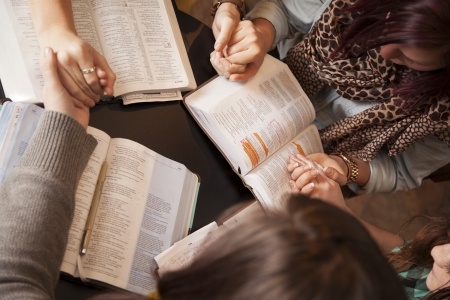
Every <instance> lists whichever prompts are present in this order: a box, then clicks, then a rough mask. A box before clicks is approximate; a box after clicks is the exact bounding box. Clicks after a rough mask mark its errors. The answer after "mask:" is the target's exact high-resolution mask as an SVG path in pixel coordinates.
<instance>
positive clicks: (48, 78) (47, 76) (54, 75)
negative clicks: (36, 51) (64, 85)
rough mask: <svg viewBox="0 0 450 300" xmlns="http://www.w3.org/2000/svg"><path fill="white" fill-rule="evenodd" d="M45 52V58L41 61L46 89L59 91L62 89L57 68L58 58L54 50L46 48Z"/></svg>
mask: <svg viewBox="0 0 450 300" xmlns="http://www.w3.org/2000/svg"><path fill="white" fill-rule="evenodd" d="M44 51H45V52H44V57H43V58H42V60H41V69H42V77H43V79H44V88H45V89H46V90H49V91H57V90H59V89H60V88H61V83H60V81H59V77H58V71H57V67H56V56H55V53H54V52H53V49H52V48H45V50H44ZM45 98H47V97H45Z"/></svg>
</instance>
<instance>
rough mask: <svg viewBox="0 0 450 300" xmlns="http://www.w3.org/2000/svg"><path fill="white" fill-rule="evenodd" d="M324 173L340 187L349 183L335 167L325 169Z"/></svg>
mask: <svg viewBox="0 0 450 300" xmlns="http://www.w3.org/2000/svg"><path fill="white" fill-rule="evenodd" d="M324 173H325V175H326V176H327V177H328V178H330V179H333V180H334V181H336V182H337V183H339V185H345V184H346V183H347V177H346V176H345V175H343V174H341V173H340V172H338V171H337V170H336V169H335V168H333V167H325V169H324Z"/></svg>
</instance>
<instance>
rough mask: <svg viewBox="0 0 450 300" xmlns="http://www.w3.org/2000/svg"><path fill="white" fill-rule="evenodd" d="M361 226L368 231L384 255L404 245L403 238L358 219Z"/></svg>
mask: <svg viewBox="0 0 450 300" xmlns="http://www.w3.org/2000/svg"><path fill="white" fill-rule="evenodd" d="M359 221H360V222H361V224H362V225H363V226H364V227H365V228H366V229H367V231H369V233H370V235H371V236H372V238H373V239H374V240H375V241H376V242H377V244H378V246H379V247H380V248H381V250H382V251H383V252H385V253H387V252H390V251H392V250H393V249H394V248H396V247H400V246H403V244H404V243H405V242H404V240H403V238H402V237H401V236H399V235H398V234H394V233H392V232H389V231H386V230H384V229H381V228H379V227H377V226H375V225H373V224H370V223H368V222H366V221H364V220H363V219H361V218H359Z"/></svg>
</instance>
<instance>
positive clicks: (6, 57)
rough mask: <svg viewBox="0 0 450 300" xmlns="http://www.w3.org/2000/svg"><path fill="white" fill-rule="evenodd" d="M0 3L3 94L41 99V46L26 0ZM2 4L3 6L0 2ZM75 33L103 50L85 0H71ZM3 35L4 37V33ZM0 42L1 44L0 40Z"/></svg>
mask: <svg viewBox="0 0 450 300" xmlns="http://www.w3.org/2000/svg"><path fill="white" fill-rule="evenodd" d="M2 2H3V3H2V4H0V11H2V12H1V13H0V19H2V21H1V22H2V25H4V26H2V30H3V28H4V29H5V32H2V33H1V35H2V37H1V38H0V40H4V41H3V43H6V42H7V44H6V45H4V47H5V48H3V47H0V49H1V48H3V49H2V50H0V55H1V62H2V64H4V68H2V71H0V77H1V78H2V83H3V86H4V89H5V93H6V95H7V96H8V97H9V98H11V100H13V101H18V102H42V88H43V86H44V81H43V78H42V73H41V70H40V66H39V59H40V46H39V41H38V39H37V34H36V31H35V28H34V25H33V20H32V17H31V10H30V7H29V3H28V1H27V0H4V1H2ZM1 5H3V7H2V6H1ZM72 9H73V15H74V19H75V27H76V30H77V33H78V35H79V36H80V37H81V38H82V39H84V40H85V41H87V42H88V43H90V44H91V45H92V47H94V48H95V49H96V50H97V51H98V52H99V53H102V51H101V48H100V43H99V40H98V36H97V35H96V31H95V25H94V21H93V19H92V16H91V14H90V10H89V4H88V1H86V0H72ZM3 35H5V37H3ZM0 46H3V45H2V44H1V43H0Z"/></svg>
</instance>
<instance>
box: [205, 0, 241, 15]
mask: <svg viewBox="0 0 450 300" xmlns="http://www.w3.org/2000/svg"><path fill="white" fill-rule="evenodd" d="M219 10H226V11H228V12H231V13H232V14H233V15H234V14H235V13H237V14H238V15H239V19H240V20H242V19H243V18H244V17H245V4H244V0H217V2H215V3H214V4H213V6H212V8H211V16H212V17H215V15H216V13H217V12H218V11H219Z"/></svg>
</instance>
